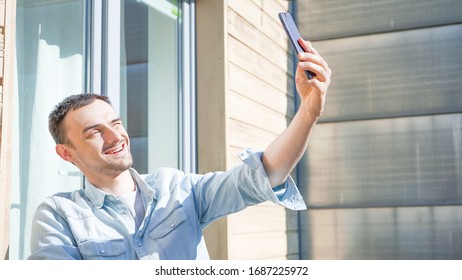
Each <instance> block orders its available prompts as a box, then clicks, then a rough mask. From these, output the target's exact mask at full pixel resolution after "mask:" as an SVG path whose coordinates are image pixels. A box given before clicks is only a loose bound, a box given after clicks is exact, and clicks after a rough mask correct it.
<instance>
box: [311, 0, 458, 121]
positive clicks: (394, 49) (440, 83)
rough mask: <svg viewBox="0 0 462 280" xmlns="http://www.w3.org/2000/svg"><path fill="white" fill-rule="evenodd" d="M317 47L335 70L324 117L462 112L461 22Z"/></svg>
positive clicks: (325, 42)
mask: <svg viewBox="0 0 462 280" xmlns="http://www.w3.org/2000/svg"><path fill="white" fill-rule="evenodd" d="M461 2H462V1H461ZM314 46H315V47H316V48H317V49H318V51H319V52H320V53H321V54H322V55H323V57H324V58H325V59H326V61H328V63H329V66H330V67H331V68H332V70H333V72H334V74H333V77H332V84H331V87H330V90H329V96H328V101H327V102H328V104H327V106H326V111H325V113H324V114H323V116H322V119H321V120H322V121H338V120H354V119H368V118H381V117H399V116H409V115H422V114H437V113H450V112H460V111H461V108H462V78H461V77H462V25H451V26H444V27H435V28H428V29H420V30H412V31H406V32H397V33H387V34H377V35H371V36H363V37H353V38H345V39H338V40H329V41H323V42H317V43H315V44H314Z"/></svg>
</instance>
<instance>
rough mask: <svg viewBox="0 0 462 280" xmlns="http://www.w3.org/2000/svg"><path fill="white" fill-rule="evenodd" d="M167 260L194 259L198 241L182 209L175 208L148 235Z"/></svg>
mask: <svg viewBox="0 0 462 280" xmlns="http://www.w3.org/2000/svg"><path fill="white" fill-rule="evenodd" d="M149 237H150V238H151V239H153V240H154V241H155V242H156V243H157V244H158V246H159V247H160V248H162V251H163V253H164V255H165V256H166V258H167V259H174V260H179V259H195V258H196V255H197V244H198V240H197V238H196V235H195V234H194V230H193V228H192V226H191V223H190V222H189V221H188V217H187V216H186V213H185V212H184V209H183V208H182V207H179V208H176V209H175V210H173V211H172V213H170V214H169V215H168V217H167V218H165V219H164V220H163V221H162V222H160V223H159V224H158V225H157V226H156V227H155V228H154V229H153V230H152V231H151V232H150V233H149Z"/></svg>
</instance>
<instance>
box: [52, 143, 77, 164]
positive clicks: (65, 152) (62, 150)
mask: <svg viewBox="0 0 462 280" xmlns="http://www.w3.org/2000/svg"><path fill="white" fill-rule="evenodd" d="M55 150H56V153H57V154H58V155H59V156H60V157H61V158H62V159H64V160H65V161H68V162H70V163H73V162H74V159H73V156H72V153H71V151H70V150H69V146H68V145H66V144H58V145H56V147H55Z"/></svg>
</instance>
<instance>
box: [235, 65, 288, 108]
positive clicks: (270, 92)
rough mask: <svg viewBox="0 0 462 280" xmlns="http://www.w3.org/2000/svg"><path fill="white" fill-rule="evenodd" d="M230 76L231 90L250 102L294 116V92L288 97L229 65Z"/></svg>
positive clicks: (249, 74)
mask: <svg viewBox="0 0 462 280" xmlns="http://www.w3.org/2000/svg"><path fill="white" fill-rule="evenodd" d="M228 75H229V89H230V90H232V91H235V92H236V93H239V94H240V95H242V96H245V97H247V98H249V99H250V100H253V101H255V102H260V103H261V104H262V105H263V106H265V107H267V108H268V109H271V110H274V111H275V112H278V113H280V114H284V115H289V116H293V115H294V113H295V103H294V97H293V92H290V93H289V94H287V95H286V93H285V92H282V91H280V90H279V89H277V88H275V87H273V86H271V85H269V84H268V83H266V82H265V81H262V80H261V79H257V78H256V77H255V76H253V75H252V74H251V73H249V72H247V71H245V70H243V69H241V68H239V67H237V66H236V65H233V64H231V65H229V71H228Z"/></svg>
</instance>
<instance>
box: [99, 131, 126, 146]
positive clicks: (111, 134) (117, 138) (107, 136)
mask: <svg viewBox="0 0 462 280" xmlns="http://www.w3.org/2000/svg"><path fill="white" fill-rule="evenodd" d="M103 137H104V142H105V143H106V144H107V145H113V144H117V143H119V142H121V141H122V140H123V139H124V138H123V135H122V133H121V132H120V131H119V130H117V129H116V128H113V127H107V129H106V131H105V132H104V134H103Z"/></svg>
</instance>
